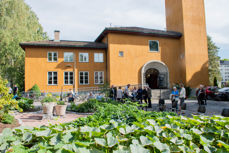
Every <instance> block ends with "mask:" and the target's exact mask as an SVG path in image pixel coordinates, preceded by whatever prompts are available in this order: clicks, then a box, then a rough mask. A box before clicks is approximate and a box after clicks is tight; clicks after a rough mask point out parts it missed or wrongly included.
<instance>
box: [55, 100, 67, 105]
mask: <svg viewBox="0 0 229 153" xmlns="http://www.w3.org/2000/svg"><path fill="white" fill-rule="evenodd" d="M57 105H65V102H64V101H58V102H57Z"/></svg>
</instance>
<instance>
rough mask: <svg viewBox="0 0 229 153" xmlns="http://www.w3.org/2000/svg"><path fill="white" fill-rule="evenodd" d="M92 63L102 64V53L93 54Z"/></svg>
mask: <svg viewBox="0 0 229 153" xmlns="http://www.w3.org/2000/svg"><path fill="white" fill-rule="evenodd" d="M94 62H97V63H102V62H103V53H94Z"/></svg>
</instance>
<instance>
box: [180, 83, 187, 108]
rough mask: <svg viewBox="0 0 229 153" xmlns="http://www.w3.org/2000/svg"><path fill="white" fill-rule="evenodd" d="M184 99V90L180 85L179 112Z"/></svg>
mask: <svg viewBox="0 0 229 153" xmlns="http://www.w3.org/2000/svg"><path fill="white" fill-rule="evenodd" d="M185 98H186V90H185V88H184V85H183V84H181V90H180V107H179V110H180V111H181V106H182V105H183V103H184V100H185Z"/></svg>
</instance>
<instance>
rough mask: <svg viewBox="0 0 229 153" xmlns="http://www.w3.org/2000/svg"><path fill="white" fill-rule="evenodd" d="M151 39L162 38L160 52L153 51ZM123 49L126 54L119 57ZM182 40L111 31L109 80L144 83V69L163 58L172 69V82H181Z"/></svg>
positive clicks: (170, 78) (119, 83) (122, 83)
mask: <svg viewBox="0 0 229 153" xmlns="http://www.w3.org/2000/svg"><path fill="white" fill-rule="evenodd" d="M149 40H158V41H159V52H150V51H149ZM119 51H123V52H124V57H119ZM179 51H180V40H179V39H172V38H170V39H169V38H161V37H152V36H138V35H127V34H118V33H110V34H108V57H107V59H108V61H109V64H108V80H109V81H110V84H111V85H118V86H119V85H126V84H128V83H129V84H141V83H142V76H141V70H142V67H143V66H144V64H146V63H147V62H149V61H152V60H155V61H161V62H163V63H165V64H166V65H167V67H168V69H169V80H170V84H172V83H180V82H181V77H182V73H181V71H180V64H181V63H180V59H179V58H180V56H179Z"/></svg>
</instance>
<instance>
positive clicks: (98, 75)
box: [94, 71, 104, 84]
mask: <svg viewBox="0 0 229 153" xmlns="http://www.w3.org/2000/svg"><path fill="white" fill-rule="evenodd" d="M94 79H95V84H104V72H103V71H97V72H95V73H94Z"/></svg>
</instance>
